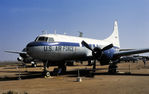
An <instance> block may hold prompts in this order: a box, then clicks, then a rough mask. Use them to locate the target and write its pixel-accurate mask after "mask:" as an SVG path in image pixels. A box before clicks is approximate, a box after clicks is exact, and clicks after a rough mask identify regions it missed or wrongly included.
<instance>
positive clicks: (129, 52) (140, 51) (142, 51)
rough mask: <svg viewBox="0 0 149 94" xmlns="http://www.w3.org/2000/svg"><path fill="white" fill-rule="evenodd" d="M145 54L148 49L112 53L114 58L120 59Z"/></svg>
mask: <svg viewBox="0 0 149 94" xmlns="http://www.w3.org/2000/svg"><path fill="white" fill-rule="evenodd" d="M146 52H149V48H147V49H137V50H129V51H121V52H116V53H114V57H121V56H127V55H132V54H140V53H146Z"/></svg>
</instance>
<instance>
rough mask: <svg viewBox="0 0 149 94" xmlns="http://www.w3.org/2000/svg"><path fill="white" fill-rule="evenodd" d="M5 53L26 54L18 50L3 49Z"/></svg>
mask: <svg viewBox="0 0 149 94" xmlns="http://www.w3.org/2000/svg"><path fill="white" fill-rule="evenodd" d="M5 52H7V53H15V54H27V53H26V52H19V51H5Z"/></svg>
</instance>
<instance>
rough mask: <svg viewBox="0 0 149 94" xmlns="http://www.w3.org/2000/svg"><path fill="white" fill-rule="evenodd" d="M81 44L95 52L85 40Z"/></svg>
mask: <svg viewBox="0 0 149 94" xmlns="http://www.w3.org/2000/svg"><path fill="white" fill-rule="evenodd" d="M81 44H82V45H83V46H85V47H86V48H88V49H90V50H91V51H93V49H92V48H91V47H90V46H89V45H88V44H87V43H86V42H85V41H84V40H83V41H82V42H81Z"/></svg>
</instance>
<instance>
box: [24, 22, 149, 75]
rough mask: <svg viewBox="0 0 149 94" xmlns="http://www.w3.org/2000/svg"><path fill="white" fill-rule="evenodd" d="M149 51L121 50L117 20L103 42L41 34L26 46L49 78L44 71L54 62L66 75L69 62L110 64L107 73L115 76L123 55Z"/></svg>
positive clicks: (147, 50) (46, 71)
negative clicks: (41, 64)
mask: <svg viewBox="0 0 149 94" xmlns="http://www.w3.org/2000/svg"><path fill="white" fill-rule="evenodd" d="M145 52H149V48H147V49H120V41H119V34H118V24H117V21H115V22H114V30H113V33H112V34H111V35H110V36H109V37H108V38H106V39H104V40H97V39H90V38H84V37H75V36H68V35H61V34H56V33H55V34H42V35H39V36H37V38H36V39H35V40H34V41H33V42H30V43H28V44H27V46H26V53H27V54H28V55H29V56H30V57H32V58H34V59H37V60H40V61H43V67H44V71H43V73H44V75H45V76H49V74H50V72H49V71H48V70H47V68H48V67H49V66H50V64H53V63H57V65H58V70H59V72H61V73H64V72H66V63H69V62H71V61H94V62H93V71H94V72H95V70H96V61H99V62H100V65H109V68H108V72H109V73H116V72H117V64H118V63H119V59H120V57H122V56H127V55H132V54H139V53H145Z"/></svg>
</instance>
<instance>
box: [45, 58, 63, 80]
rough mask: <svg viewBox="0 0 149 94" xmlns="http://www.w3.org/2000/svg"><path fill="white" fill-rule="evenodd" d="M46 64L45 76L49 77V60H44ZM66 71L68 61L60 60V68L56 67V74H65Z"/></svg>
mask: <svg viewBox="0 0 149 94" xmlns="http://www.w3.org/2000/svg"><path fill="white" fill-rule="evenodd" d="M43 65H44V71H43V75H44V76H45V77H49V76H51V75H50V71H48V70H47V68H48V67H49V64H48V61H46V62H43ZM65 72H66V63H65V62H59V63H58V68H57V69H54V72H53V73H54V74H55V75H59V74H64V73H65Z"/></svg>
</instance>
